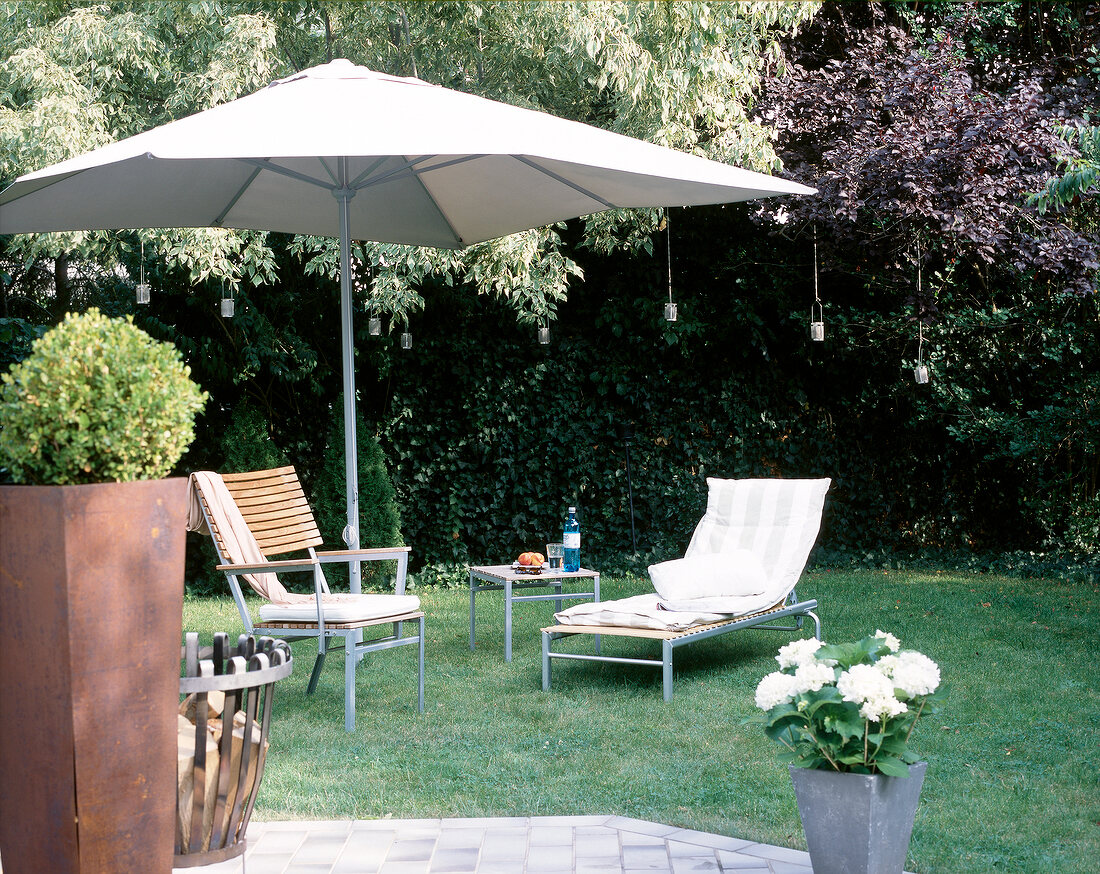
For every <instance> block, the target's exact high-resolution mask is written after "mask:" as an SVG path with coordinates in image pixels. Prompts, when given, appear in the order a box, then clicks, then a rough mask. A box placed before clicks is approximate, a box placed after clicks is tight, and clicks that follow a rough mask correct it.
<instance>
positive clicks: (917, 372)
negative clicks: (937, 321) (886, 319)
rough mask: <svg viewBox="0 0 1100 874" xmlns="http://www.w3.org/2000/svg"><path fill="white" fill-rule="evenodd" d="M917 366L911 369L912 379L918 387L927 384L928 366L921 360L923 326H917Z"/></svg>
mask: <svg viewBox="0 0 1100 874" xmlns="http://www.w3.org/2000/svg"><path fill="white" fill-rule="evenodd" d="M917 338H918V339H917V366H916V367H914V368H913V379H914V380H915V381H916V382H917V384H918V385H924V384H925V383H926V382H928V365H927V364H925V363H924V360H923V349H922V347H923V346H924V325H921V324H919V323H918V325H917Z"/></svg>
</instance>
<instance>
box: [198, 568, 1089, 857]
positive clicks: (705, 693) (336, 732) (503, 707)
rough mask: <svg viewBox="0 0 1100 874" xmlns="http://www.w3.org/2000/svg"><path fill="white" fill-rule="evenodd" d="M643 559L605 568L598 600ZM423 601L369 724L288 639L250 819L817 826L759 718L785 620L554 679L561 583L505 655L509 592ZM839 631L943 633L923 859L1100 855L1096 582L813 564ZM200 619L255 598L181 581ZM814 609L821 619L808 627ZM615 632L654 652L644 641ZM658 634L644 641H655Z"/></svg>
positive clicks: (732, 830) (759, 837) (790, 829)
mask: <svg viewBox="0 0 1100 874" xmlns="http://www.w3.org/2000/svg"><path fill="white" fill-rule="evenodd" d="M644 587H645V582H644V581H643V580H640V579H637V578H630V577H615V578H604V580H602V587H601V588H602V591H603V593H604V597H605V599H610V598H614V597H621V596H625V595H628V594H637V593H638V592H639V591H642V590H643V589H644ZM418 594H419V595H420V597H421V599H422V601H423V603H424V607H425V609H426V611H427V613H428V625H427V635H428V639H427V676H426V701H425V713H424V714H423V715H421V714H418V713H417V712H416V670H415V648H412V647H409V648H403V649H400V650H395V651H388V652H382V653H375V654H372V655H369V656H367V658H366V660H365V661H364V663H363V664H361V665H360V668H359V672H358V686H357V695H358V702H359V706H358V708H357V714H358V716H357V719H358V722H357V730H356V732H355V733H354V734H350V735H349V734H345V732H344V730H343V714H342V708H343V687H342V682H343V665H342V654H337V655H335V656H333V657H332V659H330V663H329V664H328V665H327V666H326V668H325V671H324V674H323V676H322V678H321V681H320V684H319V686H318V689H317V692H316V694H314V695H313V696H310V697H308V698H307V697H306V695H305V686H306V682H307V680H308V677H309V671H310V668H311V667H312V664H313V653H314V652H315V651H316V650H315V647H314V648H312V650H311V645H310V644H309V643H308V642H301V643H296V644H295V645H294V652H295V659H296V665H295V671H294V674H293V675H292V676H291V677H290V678H289V679H287V680H285V681H282V683H281V684H280V687H279V689H278V692H277V698H276V705H275V706H276V712H275V721H274V723H273V727H272V733H271V749H270V758H269V759H268V765H267V769H266V771H265V774H264V783H263V786H262V789H261V793H260V798H259V802H258V804H257V808H256V813H255V816H256V817H257V819H261V820H262V819H268V820H271V819H350V818H380V817H387V816H392V817H394V818H415V817H441V816H442V817H447V816H506V815H531V816H534V815H545V814H575V815H586V814H620V815H624V816H632V817H637V818H640V819H648V820H654V821H658V822H662V823H666V824H670V825H675V826H681V827H686V828H694V829H701V830H705V831H710V832H717V833H720V834H727V835H734V836H737V837H741V838H745V839H748V840H755V841H764V842H767V843H771V844H778V845H782V846H789V847H797V848H805V841H804V837H803V834H802V829H801V825H800V823H799V818H798V811H797V807H796V804H795V799H794V792H793V789H792V788H791V783H790V778H789V776H788V774H787V773H786V769H785V768H784V767H782V766H780V765H779V764H777V762H776V760H775V753H776V749H775V748H774V746H773V744H772V743H771V742H770V741H768V740H767V739H766V738H765V737H764V736H763V734H762V733H761V732H760V730H759V729H758V728H757V727H755V726H751V725H743V724H742V722H743V720H744V719H745V718H746V717H749V716H751V715H753V714H754V713H755V712H756V711H755V708H754V706H753V691H754V689H755V687H756V684H757V683H758V682H759V680H760V678H761V677H763V676H764V674H766V673H768V672H769V671H770V670H772V669H773V668H774V667H775V662H774V660H773V656H774V654H775V652H776V650H777V649H778V647H779V646H780V645H782V644H783V643H785V642H787V641H788V640H790V639H791V638H792V635H791V634H789V633H786V632H778V633H777V632H766V631H759V630H754V631H743V632H738V633H735V634H730V635H727V636H725V637H722V638H718V639H716V640H711V641H707V642H704V643H701V644H699V645H697V646H695V647H688V648H686V649H684V650H681V651H679V652H678V654H677V661H676V681H675V695H674V698H673V700H672V702H670V703H668V704H665V703H664V702H663V701H662V699H661V685H660V671H659V670H657V669H650V668H644V667H637V666H625V665H607V664H598V663H573V662H558V663H556V664H555V666H554V685H553V687H552V688H551V690H550V692H549V693H548V694H544V693H543V692H542V691H541V684H540V683H541V680H540V677H541V674H540V658H539V635H538V628H539V627H540V626H542V625H545V624H547V623H548V620H549V618H550V605H549V604H547V603H542V602H540V603H535V604H523V605H517V606H516V609H515V611H514V622H515V627H514V638H513V647H514V652H513V661H512V662H511V663H510V664H509V663H506V662H505V661H504V644H503V625H504V618H503V612H504V611H503V603H502V601H501V596H500V595H499V593H483V594H480V595H478V598H479V602H478V627H477V632H478V646H477V649H476V650H475V651H473V652H471V651H470V649H469V642H468V640H469V638H468V635H469V594H468V592H467V591H463V590H454V589H428V590H423V591H420V592H418ZM800 594H802V595H804V596H811V597H817V598H818V599H819V600H820V602H821V607H820V610H819V614H820V616H821V619H822V622H823V624H824V629H825V638H826V640H832V641H843V640H854V639H856V638H858V637H861V636H863V635H864V634H867V633H872V632H874V631H875V629H878V628H881V629H883V630H885V631H891V632H893V633H895V634H897V635H898V636H899V637H900V638H901V640H902V644H903V646H906V647H908V648H912V649H917V650H920V651H921V652H924V653H925V654H926V655H929V656H930V657H932V658H933V659H935V660H936V661H937V662H939V664H940V666H941V670H942V673H943V677H944V680H945V682H946V683H948V684H949V685H950V687H951V689H950V695H949V698H948V701H947V705H946V707H945V710H944V712H943V713H941V714H940V715H939V716H937V717H932V718H930V719H926V720H924V721H923V722H922V723H921V725H920V726H919V727H918V729H917V732H916V733H915V735H914V743H915V745H916V749H917V750H918V751H919V752H921V753H922V754H923V755H924V756H926V758H927V759H928V761H929V769H928V775H927V777H926V780H925V784H924V789H923V792H922V795H921V803H920V807H919V809H918V812H917V821H916V826H915V828H914V833H913V839H912V843H911V845H910V855H909V861H908V863H907V869H908V870H911V871H916V872H920V874H926V872H951V874H964V872H975V874H988V872H995V871H1006V872H1014V874H1024V872H1037V874H1038V872H1043V874H1045V872H1048V871H1051V870H1057V871H1059V872H1064V874H1072V872H1081V874H1084V872H1091V871H1094V870H1095V865H1096V858H1097V854H1098V853H1100V785H1098V784H1100V780H1098V774H1100V743H1098V740H1100V732H1098V726H1100V691H1098V687H1100V684H1098V682H1097V680H1098V678H1100V672H1098V670H1097V663H1096V655H1095V639H1096V633H1097V630H1098V628H1097V624H1098V623H1097V620H1098V618H1100V586H1097V585H1096V584H1082V583H1078V584H1067V583H1059V582H1052V581H1049V580H1034V579H1032V580H1023V579H1014V578H1003V577H996V576H977V575H975V576H969V575H959V574H952V573H915V572H906V571H881V570H880V571H843V572H840V571H833V572H828V571H824V572H818V573H813V574H808V575H807V578H806V579H805V580H803V585H802V586H800ZM184 627H185V628H186V629H189V630H198V631H200V632H201V633H202V637H203V641H204V642H206V641H207V639H208V637H209V635H210V634H211V633H212V632H213V631H216V630H227V631H231V632H235V631H237V630H239V627H240V621H239V618H238V617H237V615H236V611H235V609H234V607H233V605H232V602H231V600H230V599H229V598H224V599H194V600H192V599H188V601H187V603H186V605H185V613H184ZM810 633H811V632H810V631H809V630H807V631H805V632H804V634H805V636H808V635H809V634H810ZM604 641H605V644H604V645H605V649H607V650H610V649H612V648H615V649H618V650H620V651H622V652H623V654H626V653H628V652H630V651H634V652H637V653H639V654H641V651H642V650H643V649H645V645H644V643H643V642H641V641H623V640H619V641H611V640H609V639H608V638H604ZM646 654H649V653H648V652H647V653H646Z"/></svg>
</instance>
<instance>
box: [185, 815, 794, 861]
mask: <svg viewBox="0 0 1100 874" xmlns="http://www.w3.org/2000/svg"><path fill="white" fill-rule="evenodd" d="M248 836H249V840H248V852H247V853H246V855H245V857H244V859H243V860H242V859H232V860H230V861H228V862H221V863H219V864H217V865H210V866H208V867H205V868H190V869H188V868H178V869H176V870H177V871H178V872H181V874H182V872H186V871H202V872H203V874H614V872H619V874H626V872H638V874H641V872H649V874H661V872H665V874H685V872H689V871H745V872H755V874H812V870H813V869H812V868H811V867H810V857H809V856H808V855H807V854H806V853H804V852H801V851H798V850H788V849H785V848H783V847H773V846H770V845H768V844H754V843H753V842H751V841H744V840H740V839H738V838H730V837H724V836H722V835H713V834H707V833H706V832H697V831H691V830H690V829H682V828H674V827H673V826H668V825H660V824H658V823H654V822H645V821H644V820H640V819H629V818H626V817H622V816H533V817H500V818H492V819H404V820H398V819H392V820H391V819H383V820H358V821H354V822H346V821H345V822H269V823H255V822H254V823H252V824H251V825H250V826H249V830H248Z"/></svg>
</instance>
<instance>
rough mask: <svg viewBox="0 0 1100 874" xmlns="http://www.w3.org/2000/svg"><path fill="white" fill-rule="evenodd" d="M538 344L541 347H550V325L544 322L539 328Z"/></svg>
mask: <svg viewBox="0 0 1100 874" xmlns="http://www.w3.org/2000/svg"><path fill="white" fill-rule="evenodd" d="M539 343H541V344H542V345H543V346H548V345H550V324H549V322H545V323H543V324H542V325H540V326H539Z"/></svg>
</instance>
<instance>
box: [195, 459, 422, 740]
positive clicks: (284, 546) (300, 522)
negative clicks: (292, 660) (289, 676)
mask: <svg viewBox="0 0 1100 874" xmlns="http://www.w3.org/2000/svg"><path fill="white" fill-rule="evenodd" d="M222 480H223V481H224V483H225V486H226V488H227V489H228V490H229V493H230V495H231V496H232V497H233V500H234V502H235V503H236V504H237V507H238V509H239V510H240V511H241V514H242V515H243V516H244V517H245V523H246V524H247V525H248V528H249V530H250V531H251V532H252V534H253V536H255V538H256V541H257V543H258V544H259V546H260V550H261V552H263V554H264V556H265V557H270V556H272V555H285V554H288V553H295V552H305V553H306V554H307V555H308V558H301V559H283V560H272V561H265V562H259V563H252V564H233V563H231V562H230V561H229V558H228V556H226V555H225V552H224V549H223V546H222V540H221V534H220V533H219V531H218V527H217V523H216V522H215V521H214V519H213V518H212V515H211V513H210V508H209V505H208V504H207V499H206V496H205V495H203V494H202V490H201V489H199V490H198V494H199V498H200V503H201V506H202V513H203V517H204V518H205V519H206V524H207V526H208V528H209V529H210V533H211V539H212V540H213V541H214V549H215V550H216V552H217V554H218V560H219V562H220V563H219V564H218V566H217V569H218V570H219V571H222V572H223V573H224V574H225V575H226V579H227V580H228V581H229V588H230V590H231V591H232V594H233V600H234V602H236V605H237V610H238V611H239V613H240V615H241V621H242V622H243V623H244V626H245V631H246V632H247V633H248V634H254V633H256V632H257V631H258V632H260V633H262V634H275V635H277V636H279V637H282V638H307V637H312V638H316V639H317V660H316V661H315V662H314V664H313V671H312V672H311V674H310V677H309V685H308V686H307V687H306V693H307V694H313V691H314V690H315V689H316V687H317V680H318V678H319V677H320V674H321V669H322V668H323V667H324V663H325V658H326V656H327V655H328V652H329V651H330V650H339V649H341V648H342V649H343V650H344V729H345V730H346V731H348V732H352V731H354V730H355V668H356V666H357V665H358V663H359V662H360V661H361V660H362V659H363V657H364V656H365V655H366V654H367V653H370V652H377V651H379V650H384V649H392V648H394V647H398V646H409V645H413V644H415V645H416V646H417V649H418V653H419V657H418V679H417V709H418V710H419V711H420V712H421V713H423V712H424V613H423V611H419V610H418V611H412V612H406V613H401V614H397V615H394V616H385V617H381V618H378V619H365V620H360V621H356V622H341V623H334V622H326V621H325V617H324V611H323V608H322V603H321V602H322V598H323V596H324V595H327V594H330V592H329V587H328V581H327V580H326V579H325V575H324V571H323V565H325V564H333V563H344V564H348V565H349V567H350V566H351V565H352V564H359V563H362V562H365V561H392V560H396V561H397V580H396V585H395V590H396V594H397V595H403V594H404V593H405V580H406V575H407V572H408V562H409V552H410V549H409V547H407V546H395V547H381V548H369V549H343V550H326V551H322V552H318V551H317V550H316V547H318V546H322V545H323V540H322V539H321V535H320V532H319V531H318V529H317V523H316V521H315V520H314V518H313V513H312V511H311V510H310V508H309V502H308V501H307V500H306V497H305V493H304V491H303V490H302V486H301V483H300V482H299V481H298V476H297V473H296V472H295V470H294V468H293V467H289V466H288V467H280V468H274V469H272V470H263V471H253V472H250V473H237V474H228V473H227V474H222ZM246 573H309V574H310V575H311V576H312V580H313V592H314V597H315V598H316V600H317V620H316V621H261V622H255V623H254V622H253V621H252V617H251V615H250V614H249V611H248V605H247V602H246V601H245V597H244V593H243V591H242V589H241V584H240V579H239V577H240V575H242V574H246ZM412 622H416V623H417V631H416V633H415V634H406V632H405V629H404V623H412ZM385 626H392V628H391V630H390V632H389V633H384V632H383V633H381V636H378V637H372V638H370V639H364V629H367V628H374V629H376V630H379V631H381V629H383V628H384V627H385ZM330 638H331V639H334V638H340V639H341V640H342V643H340V644H336V645H332V644H330V643H329V641H330Z"/></svg>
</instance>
